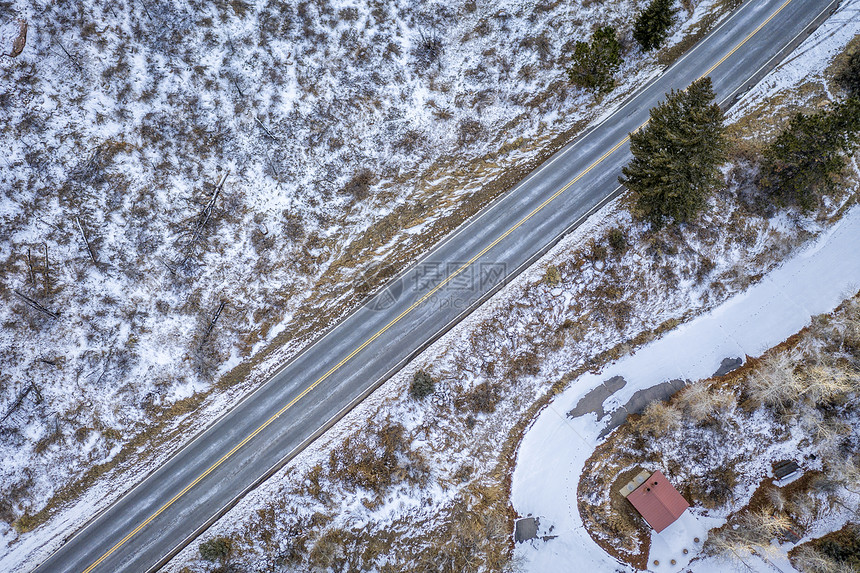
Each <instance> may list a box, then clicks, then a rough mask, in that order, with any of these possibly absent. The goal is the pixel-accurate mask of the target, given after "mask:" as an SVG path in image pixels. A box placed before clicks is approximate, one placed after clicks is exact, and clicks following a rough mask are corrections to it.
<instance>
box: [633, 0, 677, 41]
mask: <svg viewBox="0 0 860 573" xmlns="http://www.w3.org/2000/svg"><path fill="white" fill-rule="evenodd" d="M674 23H675V10H674V9H673V8H672V0H651V3H650V4H648V6H647V7H646V8H645V9H644V10H643V11H642V12H640V14H639V16H638V17H637V18H636V22H635V23H634V24H633V39H634V40H636V42H638V44H639V45H640V46H642V50H644V51H646V52H649V51H651V50H653V49H655V48H659V47H660V45H661V44H662V43H663V41H664V40H665V39H666V36H667V35H668V33H669V28H671V27H672V24H674Z"/></svg>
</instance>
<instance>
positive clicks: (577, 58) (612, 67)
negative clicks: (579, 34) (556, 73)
mask: <svg viewBox="0 0 860 573" xmlns="http://www.w3.org/2000/svg"><path fill="white" fill-rule="evenodd" d="M619 66H621V44H620V43H619V42H618V38H617V35H616V33H615V28H613V27H612V26H604V27H602V28H598V29H597V30H595V31H594V34H592V36H591V43H590V44H589V43H588V42H582V41H579V42H577V43H576V45H575V46H574V50H573V63H572V65H571V67H570V68H568V70H567V75H568V77H569V78H570V81H571V83H573V84H575V85H578V86H580V87H583V88H586V89H590V90H592V91H594V92H597V93H604V92H608V91H609V90H611V89H612V87H613V86H614V85H615V78H614V75H615V72H617V71H618V68H619Z"/></svg>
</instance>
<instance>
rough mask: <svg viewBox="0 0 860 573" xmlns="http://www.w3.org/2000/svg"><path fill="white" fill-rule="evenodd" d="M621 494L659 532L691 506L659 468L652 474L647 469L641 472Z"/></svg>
mask: <svg viewBox="0 0 860 573" xmlns="http://www.w3.org/2000/svg"><path fill="white" fill-rule="evenodd" d="M621 495H623V496H624V497H626V498H627V499H628V500H629V501H630V503H632V504H633V507H635V508H636V511H638V512H639V513H640V515H642V517H644V518H645V521H647V522H648V525H650V526H651V527H652V528H653V529H654V531H656V532H657V533H660V532H661V531H663V530H664V529H666V528H667V527H669V526H670V525H672V523H674V522H675V520H676V519H678V518H679V517H681V514H682V513H684V510H685V509H687V508H688V507H690V504H689V503H687V500H686V499H684V496H682V495H681V494H680V493H678V490H676V489H675V488H674V487H673V486H672V484H671V483H669V480H667V479H666V476H664V475H663V474H662V472H660V471H659V470H658V471H656V472H654V473H652V474H650V475H649V474H648V472H647V471H642V472H640V473H639V475H637V476H636V477H635V478H633V481H631V482H630V483H629V484H627V485H626V486H624V487H623V488H622V489H621Z"/></svg>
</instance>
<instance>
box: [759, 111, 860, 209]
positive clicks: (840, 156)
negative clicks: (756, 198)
mask: <svg viewBox="0 0 860 573" xmlns="http://www.w3.org/2000/svg"><path fill="white" fill-rule="evenodd" d="M858 144H860V99H857V98H851V99H849V100H847V101H844V102H841V103H838V104H836V105H834V106H833V107H832V108H831V109H829V110H824V111H820V112H817V113H814V114H811V115H806V114H803V113H798V114H797V115H795V116H794V117H793V118H792V119H791V121H790V122H789V124H788V126H787V127H786V128H785V130H783V132H782V133H780V134H779V136H778V137H777V138H776V140H774V142H773V143H772V144H771V145H770V146H769V147H768V148H767V150H766V151H765V154H764V160H763V161H762V167H761V179H760V186H761V188H762V189H763V190H765V191H766V192H768V193H769V194H770V196H771V198H772V200H773V201H774V203H776V204H777V205H780V206H783V207H785V206H797V207H799V208H800V209H801V210H804V211H809V210H811V209H813V208H814V207H815V206H816V205H817V204H818V201H819V198H820V197H821V195H822V194H823V193H826V192H828V191H832V190H833V188H834V187H835V185H836V177H837V176H838V175H839V174H840V173H841V172H842V169H844V167H845V163H846V157H845V155H844V154H846V153H851V152H853V151H854V150H855V149H856V148H857V145H858Z"/></svg>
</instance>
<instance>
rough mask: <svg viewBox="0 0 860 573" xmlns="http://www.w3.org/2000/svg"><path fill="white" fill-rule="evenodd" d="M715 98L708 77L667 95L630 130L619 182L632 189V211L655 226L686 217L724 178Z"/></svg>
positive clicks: (722, 131) (721, 133) (719, 115)
mask: <svg viewBox="0 0 860 573" xmlns="http://www.w3.org/2000/svg"><path fill="white" fill-rule="evenodd" d="M713 100H714V90H713V87H712V85H711V79H710V78H702V79H700V80H698V81H696V82H694V83H693V84H692V85H691V86H690V87H689V88H688V89H687V90H686V91H674V90H673V91H672V92H671V93H669V94H668V97H667V99H666V101H665V102H663V103H661V104H659V105H658V106H657V107H655V108H653V109H652V110H651V119H650V121H649V122H648V124H647V125H646V126H645V127H643V128H642V129H640V130H639V131H637V132H635V133H632V134H630V149H631V151H632V152H633V160H632V161H631V162H630V163H629V164H628V165H627V166H626V167H624V168H623V169H622V173H623V174H624V175H623V176H622V177H621V178H619V180H620V181H621V183H622V184H623V185H624V186H626V187H627V188H628V189H630V190H631V191H632V192H633V200H634V203H635V207H634V214H635V215H636V216H637V217H639V218H642V219H645V220H647V221H649V222H650V223H651V225H652V226H653V227H654V228H660V227H662V226H663V225H664V224H665V223H666V222H680V223H683V222H687V221H690V220H691V219H692V218H694V217H695V216H696V215H697V214H698V213H699V211H701V210H702V208H704V206H705V204H706V203H707V199H708V196H709V195H710V193H711V192H712V191H713V189H714V188H716V187H717V186H718V185H719V184H720V183H721V182H722V177H721V174H720V171H719V166H720V165H721V164H722V163H723V162H724V161H725V159H726V138H725V127H724V126H723V112H722V110H721V109H720V107H719V106H718V105H717V104H715V103H714V102H713Z"/></svg>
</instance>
